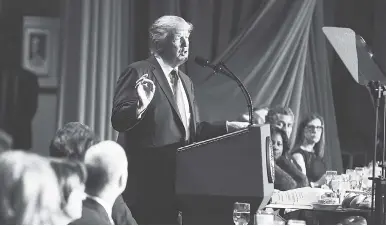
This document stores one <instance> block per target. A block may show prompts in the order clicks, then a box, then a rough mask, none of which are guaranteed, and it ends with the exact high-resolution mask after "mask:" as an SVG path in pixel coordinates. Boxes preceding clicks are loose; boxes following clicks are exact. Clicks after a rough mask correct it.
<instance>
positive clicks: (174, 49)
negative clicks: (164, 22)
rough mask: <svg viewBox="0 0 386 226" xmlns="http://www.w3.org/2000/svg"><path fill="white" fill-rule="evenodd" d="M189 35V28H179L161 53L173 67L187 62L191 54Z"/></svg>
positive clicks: (172, 34)
mask: <svg viewBox="0 0 386 226" xmlns="http://www.w3.org/2000/svg"><path fill="white" fill-rule="evenodd" d="M189 37H190V32H189V31H188V30H183V29H177V30H175V32H172V33H171V34H170V35H169V37H168V38H167V40H166V43H165V46H164V47H163V51H162V52H161V53H160V55H161V57H162V58H163V59H164V60H165V61H166V62H167V63H168V64H170V65H171V66H173V67H176V66H180V65H181V64H183V63H185V62H186V61H187V60H188V56H189Z"/></svg>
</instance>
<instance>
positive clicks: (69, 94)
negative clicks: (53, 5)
mask: <svg viewBox="0 0 386 226" xmlns="http://www.w3.org/2000/svg"><path fill="white" fill-rule="evenodd" d="M110 4H111V5H110ZM76 7H79V8H76ZM324 9H325V7H324V2H323V1H317V0H293V1H282V0H207V1H187V0H162V1H160V0H138V1H136V0H131V1H123V0H117V1H108V0H98V1H93V0H92V1H91V0H82V1H78V0H67V1H66V8H65V10H64V15H63V18H65V19H64V20H63V24H64V26H63V31H64V32H63V34H64V35H63V42H62V46H63V59H62V61H63V62H62V63H63V65H62V84H61V85H62V89H61V105H60V110H59V112H60V117H59V119H60V120H59V126H61V125H62V124H63V123H65V122H68V121H81V122H84V123H86V124H88V125H90V126H91V127H92V128H94V129H95V131H96V132H97V133H98V134H99V135H100V136H101V137H102V138H103V139H112V138H114V135H115V134H114V132H113V131H112V128H111V125H110V120H109V117H110V114H111V113H110V111H111V102H112V91H113V86H114V84H115V81H116V79H117V76H119V73H120V71H122V69H123V68H124V66H125V65H127V64H129V63H131V62H134V61H137V60H141V59H144V58H146V57H147V56H148V49H147V48H148V39H147V36H148V35H147V29H148V27H149V25H150V24H151V23H152V22H153V21H154V20H155V19H156V18H158V17H159V16H162V15H165V14H174V15H180V16H182V17H184V18H185V19H186V20H188V21H190V22H192V23H193V25H194V26H195V29H194V32H193V33H192V36H191V53H190V54H191V57H190V60H189V61H188V62H187V63H186V64H185V65H184V68H183V69H184V70H185V71H186V72H187V73H188V75H189V76H190V77H191V78H192V80H193V82H194V83H195V88H196V97H197V99H198V104H199V107H200V116H201V119H202V120H210V121H213V120H223V119H228V120H232V119H235V118H237V117H238V116H239V115H240V114H242V113H244V112H246V110H247V109H246V103H245V101H244V99H243V95H242V93H241V92H240V90H239V88H238V87H237V85H236V83H235V82H234V81H231V80H230V79H229V78H227V77H225V76H217V75H216V76H214V75H212V74H211V71H209V70H208V69H204V68H200V67H199V66H197V65H196V64H195V63H194V62H193V59H194V57H195V56H202V57H206V58H208V59H209V60H212V61H214V62H218V61H220V60H221V61H223V62H225V63H226V64H227V66H228V67H229V68H230V69H231V70H232V71H233V72H234V73H235V74H236V75H237V76H238V77H239V78H240V79H241V80H242V81H243V83H244V84H245V85H246V87H247V89H248V90H249V92H250V94H251V97H252V99H253V104H254V106H256V107H259V106H274V105H286V106H289V107H291V109H292V110H293V111H294V113H295V115H296V123H297V122H299V120H301V119H302V118H303V117H304V116H305V115H307V114H309V113H311V112H317V113H319V114H321V115H322V116H323V117H324V119H325V124H326V125H325V131H326V144H327V147H326V156H325V158H326V162H327V164H328V168H330V169H336V170H338V171H341V169H342V161H341V152H340V145H339V140H338V135H337V126H336V120H335V110H334V104H333V98H332V89H331V78H330V71H329V54H328V52H327V50H326V39H325V38H324V35H323V34H322V31H321V27H322V26H323V25H324V23H325V20H324ZM79 21H81V23H79ZM76 23H78V24H76ZM126 49H127V50H128V51H127V53H128V54H126ZM102 82H104V83H103V85H102ZM70 90H71V91H70ZM74 90H75V91H74ZM296 127H297V126H295V129H294V133H293V134H296ZM293 138H294V137H292V139H293Z"/></svg>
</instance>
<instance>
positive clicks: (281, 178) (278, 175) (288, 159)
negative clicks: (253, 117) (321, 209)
mask: <svg viewBox="0 0 386 226" xmlns="http://www.w3.org/2000/svg"><path fill="white" fill-rule="evenodd" d="M271 139H272V148H273V152H274V158H275V163H276V164H275V184H274V186H275V189H278V190H281V191H286V190H291V189H295V188H300V187H306V186H308V180H307V177H306V176H305V175H303V173H302V171H301V169H300V166H299V165H297V164H296V162H294V160H293V158H292V156H291V155H289V149H290V148H289V145H288V138H287V135H286V133H285V132H284V131H283V130H281V129H279V128H277V127H274V126H271Z"/></svg>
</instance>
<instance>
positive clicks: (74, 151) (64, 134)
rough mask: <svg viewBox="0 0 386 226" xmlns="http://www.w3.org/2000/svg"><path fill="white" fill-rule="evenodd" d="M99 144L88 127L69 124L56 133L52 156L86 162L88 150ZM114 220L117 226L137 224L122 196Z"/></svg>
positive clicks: (114, 211)
mask: <svg viewBox="0 0 386 226" xmlns="http://www.w3.org/2000/svg"><path fill="white" fill-rule="evenodd" d="M98 142H100V140H99V138H98V137H97V136H96V135H95V134H94V132H93V131H92V130H91V129H90V128H89V127H88V126H86V125H84V124H82V123H80V122H69V123H67V124H66V125H64V126H63V127H62V128H60V129H58V131H57V132H56V135H55V137H54V138H53V139H52V141H51V145H50V155H51V156H52V157H57V158H67V159H71V160H79V161H84V155H85V153H86V150H87V149H88V148H89V147H91V146H92V145H94V144H97V143H98ZM112 218H113V220H114V222H115V224H117V225H136V224H137V222H136V220H135V219H134V218H133V216H132V214H131V211H130V209H129V208H128V207H127V205H126V203H125V202H124V200H123V198H122V196H119V197H118V198H117V200H116V201H115V203H114V206H113V212H112Z"/></svg>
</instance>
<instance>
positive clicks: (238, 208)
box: [233, 202, 251, 225]
mask: <svg viewBox="0 0 386 226" xmlns="http://www.w3.org/2000/svg"><path fill="white" fill-rule="evenodd" d="M250 212H251V206H250V204H249V203H242V202H235V204H234V205H233V222H234V223H235V225H247V224H248V223H249V220H250Z"/></svg>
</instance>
